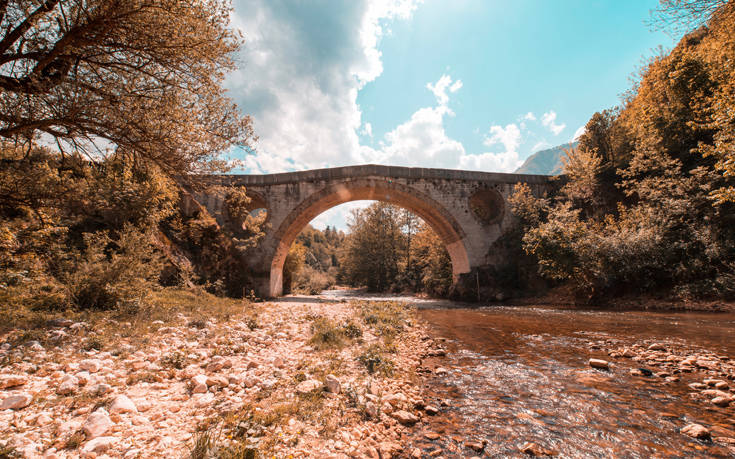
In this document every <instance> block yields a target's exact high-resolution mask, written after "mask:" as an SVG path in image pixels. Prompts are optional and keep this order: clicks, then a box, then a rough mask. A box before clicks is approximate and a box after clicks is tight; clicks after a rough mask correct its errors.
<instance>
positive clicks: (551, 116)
mask: <svg viewBox="0 0 735 459" xmlns="http://www.w3.org/2000/svg"><path fill="white" fill-rule="evenodd" d="M541 124H543V125H544V126H546V127H547V128H548V129H549V131H551V132H552V133H553V134H554V135H559V134H560V133H561V131H563V130H564V128H565V127H567V125H566V124H564V123H561V124H556V112H555V111H554V110H549V111H548V112H546V113H544V114H543V116H542V117H541Z"/></svg>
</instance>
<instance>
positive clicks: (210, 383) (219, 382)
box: [207, 375, 230, 388]
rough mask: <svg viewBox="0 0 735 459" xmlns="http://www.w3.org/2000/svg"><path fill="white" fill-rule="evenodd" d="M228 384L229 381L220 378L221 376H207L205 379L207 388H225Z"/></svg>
mask: <svg viewBox="0 0 735 459" xmlns="http://www.w3.org/2000/svg"><path fill="white" fill-rule="evenodd" d="M229 384H230V381H229V380H228V379H227V378H226V377H224V376H222V375H215V376H209V377H207V387H210V388H211V387H227V386H228V385H229Z"/></svg>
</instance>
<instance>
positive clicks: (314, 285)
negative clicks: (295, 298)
mask: <svg viewBox="0 0 735 459" xmlns="http://www.w3.org/2000/svg"><path fill="white" fill-rule="evenodd" d="M335 283H336V280H335V278H334V277H333V276H330V275H329V274H327V273H325V272H323V271H319V270H318V269H314V268H312V267H311V266H309V265H306V264H305V265H303V266H301V268H300V269H299V270H298V271H297V272H296V273H295V274H294V275H293V278H292V280H291V291H292V292H294V293H302V294H306V295H318V294H319V293H321V292H322V291H324V290H326V289H328V288H330V287H332V286H334V284H335Z"/></svg>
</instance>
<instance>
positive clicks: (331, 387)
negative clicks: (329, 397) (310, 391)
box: [324, 374, 342, 394]
mask: <svg viewBox="0 0 735 459" xmlns="http://www.w3.org/2000/svg"><path fill="white" fill-rule="evenodd" d="M324 382H325V383H326V386H327V390H328V391H329V392H331V393H333V394H339V393H340V392H341V390H342V385H341V384H340V382H339V379H337V377H336V376H334V375H331V374H330V375H327V377H326V378H325V379H324Z"/></svg>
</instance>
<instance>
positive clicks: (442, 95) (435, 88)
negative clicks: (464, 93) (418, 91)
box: [426, 75, 462, 105]
mask: <svg viewBox="0 0 735 459" xmlns="http://www.w3.org/2000/svg"><path fill="white" fill-rule="evenodd" d="M426 87H427V88H428V89H429V91H431V92H432V93H434V97H436V101H437V102H438V103H439V105H447V103H448V102H449V95H448V94H447V90H449V92H451V93H455V92H457V91H459V90H460V88H462V80H457V81H455V82H454V83H452V78H451V77H450V76H449V75H442V76H441V78H439V81H437V82H436V83H434V84H431V83H426Z"/></svg>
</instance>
